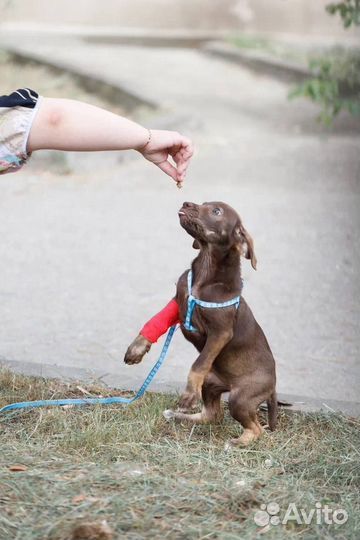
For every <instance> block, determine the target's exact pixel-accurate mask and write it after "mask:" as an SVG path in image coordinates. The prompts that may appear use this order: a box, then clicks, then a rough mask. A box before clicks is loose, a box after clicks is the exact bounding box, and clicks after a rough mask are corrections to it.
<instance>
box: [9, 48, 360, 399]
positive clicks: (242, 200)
mask: <svg viewBox="0 0 360 540" xmlns="http://www.w3.org/2000/svg"><path fill="white" fill-rule="evenodd" d="M7 39H8V40H9V38H7ZM25 46H26V48H27V50H28V51H29V50H31V51H32V54H34V55H38V56H41V55H43V56H45V57H47V58H49V57H51V58H52V59H53V60H54V61H55V62H61V64H62V65H65V64H66V65H67V66H68V67H70V68H71V69H78V70H79V71H80V70H81V71H82V72H88V73H95V74H96V76H97V77H102V78H104V79H106V80H107V81H110V82H111V83H112V84H118V85H121V86H122V87H125V88H126V89H127V90H128V91H131V90H133V91H134V92H136V93H137V94H138V95H139V94H140V95H141V94H143V95H144V96H145V97H146V99H147V100H150V101H152V102H155V103H162V108H163V112H162V113H161V114H162V115H163V116H164V117H166V118H167V119H169V118H170V119H173V120H172V122H173V123H175V125H176V126H178V128H179V129H185V130H187V132H188V133H189V134H191V135H192V136H193V138H194V140H195V143H196V146H197V153H196V156H195V157H194V159H193V165H192V168H191V172H190V174H189V178H188V182H187V185H186V187H185V188H184V189H183V190H182V191H181V192H179V191H178V190H176V189H175V188H174V186H173V185H172V184H171V183H170V182H169V181H167V180H166V178H165V177H163V176H162V175H161V174H160V172H158V170H157V169H156V168H154V167H151V166H150V165H148V164H146V163H145V162H144V161H143V160H141V159H140V158H139V157H136V156H135V157H134V159H126V160H125V161H124V162H122V161H121V160H119V159H118V156H116V155H114V154H112V153H109V154H99V155H96V156H95V155H92V156H91V155H81V156H74V155H70V156H69V158H68V161H69V163H70V166H71V169H72V174H70V175H68V176H60V177H58V176H56V175H54V174H51V172H47V173H44V172H41V174H39V173H38V171H39V170H41V169H42V166H41V160H42V159H44V158H43V157H38V156H34V158H33V162H32V163H31V164H29V165H28V166H27V167H26V168H25V169H24V170H23V171H22V172H20V173H18V174H16V175H8V176H5V177H4V178H2V179H1V182H0V207H1V210H0V231H1V239H2V240H1V243H0V257H1V261H2V264H1V266H0V319H1V321H2V324H1V327H0V343H1V345H0V355H1V356H2V358H4V359H7V360H9V361H13V362H15V363H13V365H18V366H22V369H26V370H30V369H33V370H36V371H37V372H38V371H39V369H41V370H43V372H44V373H45V372H46V373H49V372H50V373H52V374H54V373H55V374H56V373H61V374H64V372H66V373H72V372H73V373H75V372H77V373H84V371H82V370H87V371H86V372H91V373H94V374H96V376H99V375H104V380H105V381H107V382H108V383H109V384H114V383H115V384H118V385H120V386H129V385H133V386H134V387H137V386H139V384H140V382H142V379H143V377H144V375H145V373H146V372H147V370H148V369H149V367H150V366H151V364H152V362H153V361H154V360H155V358H156V357H157V355H158V353H159V350H160V347H159V346H158V347H156V348H154V350H153V351H152V353H151V355H150V358H148V359H147V360H146V362H144V364H142V365H140V366H137V367H127V366H124V365H123V364H122V357H123V354H124V351H125V349H126V346H127V344H128V343H129V341H130V340H131V339H132V338H133V337H134V336H135V335H136V333H137V331H138V329H139V328H140V327H141V325H142V323H143V322H144V321H145V320H146V319H147V317H149V316H150V315H151V314H152V313H153V312H154V311H156V310H157V309H159V308H161V307H162V305H163V304H165V303H166V302H167V300H168V299H169V298H170V297H171V295H172V294H173V292H174V283H175V281H176V279H177V277H178V275H179V274H180V273H181V272H182V271H183V269H184V268H186V267H187V266H188V264H189V262H190V260H191V258H192V257H193V256H194V252H193V251H192V249H191V240H190V238H189V237H187V236H186V234H184V231H183V230H182V229H181V228H180V226H179V224H178V220H177V209H178V208H179V207H180V205H181V203H182V201H183V200H193V201H197V202H201V201H205V200H216V199H220V200H224V201H226V202H228V203H230V204H232V205H233V206H234V207H235V208H236V209H238V211H239V213H240V214H241V216H242V217H243V221H244V223H245V225H246V227H247V228H248V230H249V231H250V233H251V234H252V235H253V237H254V239H255V246H256V253H257V257H258V260H259V265H258V271H257V272H254V271H252V270H251V268H250V267H249V264H248V263H247V262H245V263H244V265H243V268H244V277H245V291H244V295H245V297H246V299H247V301H248V302H249V303H250V305H251V307H252V308H253V311H254V313H255V316H256V317H257V319H258V321H259V322H260V323H261V325H262V327H263V329H264V331H265V333H266V335H267V336H268V339H269V341H270V344H271V346H272V349H273V352H274V354H275V357H276V359H277V365H278V387H279V390H280V391H281V392H285V393H287V394H297V395H303V396H309V397H312V398H321V399H325V400H329V399H337V400H348V401H359V398H358V389H359V381H360V376H359V298H360V294H359V293H360V283H359V279H358V268H359V263H360V249H359V234H358V231H359V225H360V213H359V202H360V197H359V176H360V174H359V157H358V156H359V128H358V125H357V124H356V122H354V121H352V120H348V119H347V118H345V117H342V118H341V119H340V120H339V121H338V122H337V124H336V129H335V130H334V132H333V133H329V134H324V132H323V130H322V128H320V127H319V126H317V125H316V123H314V115H315V114H316V111H315V109H314V108H313V107H312V106H311V105H310V104H308V103H306V102H300V101H297V102H288V100H287V97H286V96H287V92H288V87H287V86H286V85H284V84H283V83H280V82H278V81H276V80H273V79H271V78H268V77H263V76H261V75H259V74H257V75H255V74H252V73H251V72H249V71H247V70H245V69H242V68H240V67H238V66H235V65H232V64H227V63H225V62H223V61H221V60H218V59H214V58H212V57H208V56H206V55H205V54H202V53H201V52H199V51H192V50H183V49H160V48H159V49H151V48H141V47H129V46H116V45H111V46H109V45H106V46H105V45H99V44H98V45H90V44H84V43H81V42H75V41H74V42H73V43H71V42H70V43H69V42H68V43H67V44H66V47H65V46H63V43H62V42H61V41H57V42H54V43H53V44H51V43H50V44H49V43H47V44H45V43H34V42H29V43H25ZM152 114H153V113H152ZM144 122H145V123H147V124H149V125H150V126H151V125H153V124H154V123H155V120H152V118H151V116H150V113H149V116H148V117H146V118H145V119H144ZM194 358H195V353H194V350H193V349H192V348H191V347H190V346H189V345H188V344H187V343H186V342H185V341H184V340H183V339H182V338H181V336H180V334H179V335H177V337H176V338H175V342H174V344H173V346H172V350H171V353H170V356H169V359H168V362H167V365H166V366H164V368H163V369H162V371H161V372H160V374H159V376H158V380H157V384H156V387H157V388H162V389H168V388H176V389H180V388H181V387H182V386H183V384H184V381H185V379H186V374H187V371H188V369H189V367H190V365H191V362H192V361H193V359H194ZM16 362H17V363H18V364H16ZM54 366H57V367H54ZM57 370H58V371H57ZM64 370H65V371H64ZM74 370H75V371H74ZM76 370H77V371H76Z"/></svg>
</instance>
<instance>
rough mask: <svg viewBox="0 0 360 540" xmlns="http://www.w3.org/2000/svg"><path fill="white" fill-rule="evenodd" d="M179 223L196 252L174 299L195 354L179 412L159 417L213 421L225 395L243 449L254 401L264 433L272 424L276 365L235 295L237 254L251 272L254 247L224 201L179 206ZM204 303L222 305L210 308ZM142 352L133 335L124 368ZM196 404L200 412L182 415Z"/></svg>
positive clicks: (250, 437) (253, 425)
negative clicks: (263, 417) (263, 413)
mask: <svg viewBox="0 0 360 540" xmlns="http://www.w3.org/2000/svg"><path fill="white" fill-rule="evenodd" d="M179 218H180V224H181V226H182V227H183V228H184V229H185V230H186V232H187V233H188V234H189V235H190V236H192V237H193V238H194V243H193V247H194V248H196V249H199V250H200V251H199V254H198V256H197V257H196V258H195V259H194V261H193V263H192V265H191V273H192V274H190V276H189V272H190V271H189V270H186V271H185V272H184V273H183V274H182V276H181V277H180V279H179V281H178V283H177V290H176V297H175V298H176V301H177V303H178V306H179V315H180V321H181V323H182V324H181V331H182V333H183V335H184V336H185V338H186V339H187V340H188V341H190V342H191V343H192V344H193V345H194V346H195V347H196V349H197V350H198V351H199V356H198V358H197V359H196V360H195V362H194V364H193V365H192V367H191V369H190V373H189V375H188V381H187V386H186V389H185V392H184V394H183V395H182V396H181V399H180V402H179V408H178V410H176V411H171V410H169V411H165V412H164V415H165V417H166V418H175V419H179V420H187V421H190V422H193V423H206V422H214V421H218V420H219V419H221V417H222V409H221V403H220V399H221V394H223V393H224V392H229V411H230V414H231V416H232V417H233V418H234V419H235V420H237V421H238V422H240V424H241V425H242V426H243V428H244V431H243V433H242V435H241V436H240V437H238V438H236V439H232V440H231V441H230V443H231V444H233V445H239V444H240V445H243V446H246V445H248V444H249V443H250V442H251V441H254V440H255V439H257V438H258V437H259V436H260V435H261V434H262V432H263V431H264V429H263V427H262V426H261V425H260V423H259V421H258V418H257V408H258V406H259V405H260V403H262V402H263V401H266V402H267V406H268V416H269V420H268V421H269V427H270V429H271V430H274V429H275V426H276V421H277V398H276V390H275V385H276V375H275V361H274V358H273V355H272V352H271V350H270V347H269V344H268V342H267V340H266V337H265V335H264V333H263V331H262V329H261V327H260V326H259V324H258V323H257V322H256V320H255V318H254V316H253V314H252V312H251V310H250V308H249V306H248V305H247V303H246V302H245V300H244V298H243V297H242V296H241V291H242V280H241V262H240V256H241V255H244V256H245V257H246V258H247V259H250V261H251V264H252V267H253V268H254V269H256V257H255V252H254V244H253V241H252V238H251V236H250V235H249V233H248V232H247V231H246V229H245V228H244V226H243V224H242V222H241V219H240V217H239V216H238V214H237V213H236V212H235V210H234V209H233V208H231V207H230V206H229V205H227V204H225V203H222V202H210V203H204V204H202V205H198V204H195V203H190V202H185V203H184V204H183V206H182V208H181V209H180V211H179ZM189 293H190V294H191V295H192V296H190V300H191V298H195V299H199V300H201V302H200V303H202V304H203V305H199V304H198V303H194V302H193V303H192V307H191V306H190V304H189ZM236 300H238V301H236ZM207 303H212V304H214V303H216V304H219V303H220V304H223V303H227V304H228V305H226V307H214V306H213V305H212V306H211V308H210V306H209V305H208V304H207ZM189 307H191V310H192V313H191V314H190V315H189V311H188V309H189ZM149 348H150V345H149V342H148V341H147V340H145V338H143V337H142V336H138V337H137V338H136V339H135V340H134V342H133V343H132V344H131V345H130V347H129V348H128V350H127V353H126V356H125V362H126V363H137V362H139V361H141V359H142V357H143V356H144V354H145V353H146V352H147V351H148V350H149ZM200 398H202V402H203V407H202V411H201V412H200V413H193V414H189V412H188V411H189V410H191V409H192V408H193V407H194V406H195V405H196V403H197V402H198V400H199V399H200Z"/></svg>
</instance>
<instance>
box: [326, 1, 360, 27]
mask: <svg viewBox="0 0 360 540" xmlns="http://www.w3.org/2000/svg"><path fill="white" fill-rule="evenodd" d="M326 11H327V12H328V13H330V14H331V15H335V14H336V13H338V14H339V15H340V17H341V18H342V21H343V24H344V27H345V28H349V27H350V26H351V25H359V24H360V0H343V1H342V2H337V3H336V4H329V5H328V6H326Z"/></svg>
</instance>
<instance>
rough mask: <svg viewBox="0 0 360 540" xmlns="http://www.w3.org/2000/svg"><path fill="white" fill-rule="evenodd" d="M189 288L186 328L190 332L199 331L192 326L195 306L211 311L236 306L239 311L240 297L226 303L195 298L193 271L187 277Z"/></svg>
mask: <svg viewBox="0 0 360 540" xmlns="http://www.w3.org/2000/svg"><path fill="white" fill-rule="evenodd" d="M187 286H188V293H189V298H188V308H187V312H186V317H185V323H184V328H185V329H186V330H188V331H189V332H197V329H196V328H195V327H194V326H193V325H192V324H191V319H192V316H193V313H194V309H195V306H200V307H203V308H210V309H213V308H224V307H229V306H235V307H236V309H238V307H239V305H240V295H239V296H235V298H232V299H231V300H227V301H226V302H204V300H200V299H199V298H195V296H193V295H192V294H191V288H192V270H189V272H188V275H187Z"/></svg>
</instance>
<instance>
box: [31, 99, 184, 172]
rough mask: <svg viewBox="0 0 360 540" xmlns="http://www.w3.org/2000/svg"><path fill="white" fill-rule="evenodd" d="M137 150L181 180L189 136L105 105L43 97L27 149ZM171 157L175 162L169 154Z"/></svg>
mask: <svg viewBox="0 0 360 540" xmlns="http://www.w3.org/2000/svg"><path fill="white" fill-rule="evenodd" d="M40 149H53V150H66V151H97V150H130V149H134V150H138V151H139V152H140V153H141V154H142V155H143V156H144V157H145V159H147V160H149V161H151V162H152V163H154V164H155V165H157V166H158V167H159V168H160V169H161V170H162V171H163V172H165V173H166V174H168V175H169V176H170V177H171V178H173V179H174V180H175V181H176V182H183V181H184V179H185V175H186V171H187V167H188V165H189V161H190V159H191V157H192V154H193V145H192V142H191V141H190V139H188V138H187V137H185V136H183V135H181V134H180V133H177V132H176V131H165V130H150V131H149V130H148V129H147V128H145V127H143V126H141V125H140V124H137V123H136V122H133V121H132V120H129V119H127V118H124V117H122V116H119V115H117V114H114V113H112V112H109V111H107V110H105V109H101V108H99V107H95V106H93V105H89V104H87V103H83V102H80V101H75V100H70V99H57V98H42V100H41V102H40V103H39V105H38V111H37V114H36V116H35V118H34V121H33V123H32V125H31V129H30V133H29V138H28V141H27V151H28V152H33V151H35V150H40ZM170 157H171V158H172V159H173V160H174V165H173V164H172V163H170V161H169V158H170Z"/></svg>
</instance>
